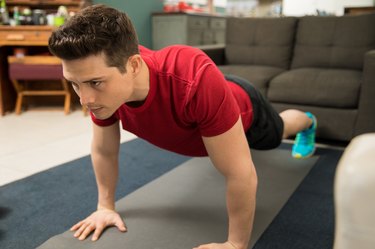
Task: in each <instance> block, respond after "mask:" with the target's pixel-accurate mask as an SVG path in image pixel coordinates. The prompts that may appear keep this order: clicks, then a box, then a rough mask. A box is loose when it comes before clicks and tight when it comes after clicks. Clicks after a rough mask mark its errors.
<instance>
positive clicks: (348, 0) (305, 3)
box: [283, 0, 374, 16]
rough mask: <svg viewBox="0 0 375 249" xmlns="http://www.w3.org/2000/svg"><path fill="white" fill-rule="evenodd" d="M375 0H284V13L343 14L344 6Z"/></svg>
mask: <svg viewBox="0 0 375 249" xmlns="http://www.w3.org/2000/svg"><path fill="white" fill-rule="evenodd" d="M373 3H374V2H373V0H283V14H284V15H287V16H302V15H316V10H317V9H319V10H324V11H326V12H329V13H332V14H335V15H343V14H344V7H354V6H372V5H373Z"/></svg>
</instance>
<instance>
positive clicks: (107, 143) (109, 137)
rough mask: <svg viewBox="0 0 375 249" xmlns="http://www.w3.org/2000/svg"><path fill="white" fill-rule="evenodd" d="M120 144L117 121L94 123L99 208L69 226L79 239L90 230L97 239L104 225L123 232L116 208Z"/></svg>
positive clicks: (124, 229)
mask: <svg viewBox="0 0 375 249" xmlns="http://www.w3.org/2000/svg"><path fill="white" fill-rule="evenodd" d="M119 147H120V129H119V124H118V122H116V123H115V124H113V125H111V126H106V127H100V126H97V125H95V124H93V140H92V145H91V159H92V164H93V168H94V172H95V177H96V182H97V186H98V208H97V211H95V212H94V213H92V214H91V215H90V216H89V217H87V218H86V219H84V220H82V221H80V222H78V223H77V224H76V225H74V226H73V227H72V228H71V230H72V231H76V232H75V233H74V236H75V237H77V238H79V239H80V240H84V239H85V238H86V237H87V236H88V235H89V234H90V233H91V232H93V231H95V232H94V235H93V238H92V240H97V239H98V238H99V236H100V235H101V233H102V232H103V230H104V228H105V227H107V226H117V227H118V228H119V229H120V231H123V232H124V231H126V228H125V224H124V222H123V220H122V219H121V217H120V215H119V214H118V213H117V212H116V211H115V192H116V184H117V178H118V153H119Z"/></svg>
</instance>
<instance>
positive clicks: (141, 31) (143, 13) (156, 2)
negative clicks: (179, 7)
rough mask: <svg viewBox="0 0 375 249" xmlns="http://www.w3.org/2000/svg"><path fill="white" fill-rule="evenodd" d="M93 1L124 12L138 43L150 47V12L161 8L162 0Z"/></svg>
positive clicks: (158, 10)
mask: <svg viewBox="0 0 375 249" xmlns="http://www.w3.org/2000/svg"><path fill="white" fill-rule="evenodd" d="M94 3H102V4H105V5H108V6H111V7H113V8H116V9H119V10H121V11H123V12H126V14H128V15H129V17H130V18H131V20H132V22H133V24H134V26H135V28H136V30H137V33H138V39H139V42H140V44H141V45H143V46H145V47H148V48H151V46H152V39H151V13H153V12H160V11H162V10H163V1H162V0H95V1H94Z"/></svg>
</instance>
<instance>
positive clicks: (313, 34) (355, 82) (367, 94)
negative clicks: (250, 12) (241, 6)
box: [202, 14, 375, 141]
mask: <svg viewBox="0 0 375 249" xmlns="http://www.w3.org/2000/svg"><path fill="white" fill-rule="evenodd" d="M202 49H203V50H204V51H205V52H206V53H207V54H208V55H209V56H210V57H211V58H212V59H213V60H214V62H215V63H216V64H217V65H218V66H219V68H220V70H221V71H222V72H223V73H226V74H235V75H238V76H241V77H244V78H246V79H247V80H249V81H250V82H252V83H253V84H254V85H255V86H256V87H257V88H258V89H259V90H260V91H261V92H262V94H264V96H266V97H267V98H268V99H269V100H270V102H271V103H272V105H273V106H274V107H275V109H276V110H277V111H279V112H281V111H283V110H285V109H288V108H296V109H300V110H304V111H310V112H312V113H314V114H315V115H316V116H317V118H318V131H317V136H318V138H322V139H329V140H336V141H350V140H351V139H352V138H353V137H354V136H357V135H359V134H362V133H367V132H375V14H367V15H358V16H341V17H334V16H329V17H319V16H304V17H281V18H228V20H227V31H226V45H225V46H224V47H211V48H207V47H206V48H202Z"/></svg>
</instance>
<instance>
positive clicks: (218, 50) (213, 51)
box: [198, 45, 225, 65]
mask: <svg viewBox="0 0 375 249" xmlns="http://www.w3.org/2000/svg"><path fill="white" fill-rule="evenodd" d="M198 48H199V49H201V50H202V51H203V52H205V53H206V54H207V55H208V57H210V58H211V60H213V62H215V64H216V65H224V64H225V53H224V51H225V45H204V46H199V47H198Z"/></svg>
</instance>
